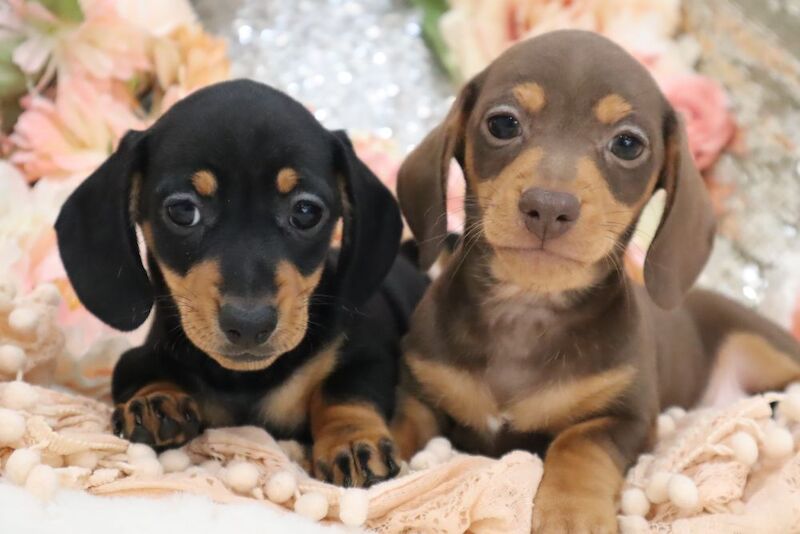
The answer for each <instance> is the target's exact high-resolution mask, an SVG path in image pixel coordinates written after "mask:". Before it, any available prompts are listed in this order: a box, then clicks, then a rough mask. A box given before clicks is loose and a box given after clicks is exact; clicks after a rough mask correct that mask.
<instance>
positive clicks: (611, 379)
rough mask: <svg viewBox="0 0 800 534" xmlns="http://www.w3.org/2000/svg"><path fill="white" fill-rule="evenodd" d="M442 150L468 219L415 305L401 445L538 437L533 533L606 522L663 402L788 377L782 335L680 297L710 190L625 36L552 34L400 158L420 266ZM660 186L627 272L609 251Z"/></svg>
mask: <svg viewBox="0 0 800 534" xmlns="http://www.w3.org/2000/svg"><path fill="white" fill-rule="evenodd" d="M453 157H455V158H456V160H457V161H458V163H459V164H460V165H461V168H462V169H463V171H464V175H465V179H466V183H467V194H466V202H465V211H466V230H465V232H464V235H463V238H462V240H461V243H460V245H459V247H458V248H457V249H456V251H455V252H454V254H453V257H452V259H451V260H450V261H449V262H448V264H447V267H446V268H445V270H444V271H443V272H442V274H441V275H440V276H439V277H438V278H437V279H436V280H435V281H434V282H433V284H432V285H431V286H430V288H429V289H428V291H427V292H426V294H425V296H424V297H423V299H422V301H421V302H420V304H419V306H418V307H417V309H416V311H415V312H414V315H413V316H412V320H411V327H410V332H409V334H408V336H407V337H406V341H405V346H404V367H405V369H404V371H403V372H404V374H405V376H404V381H405V385H404V388H405V391H406V397H407V398H406V399H405V400H404V406H403V411H404V413H403V414H401V416H400V419H401V420H402V419H404V422H403V423H402V425H400V428H403V429H404V431H405V435H403V436H401V435H398V440H400V439H401V438H402V440H403V441H402V444H403V447H404V448H406V449H408V450H410V449H412V448H413V447H414V446H417V445H418V443H419V442H420V441H424V440H425V439H426V438H427V437H429V436H430V435H432V434H433V433H435V432H444V433H445V434H447V435H448V436H449V437H450V438H451V439H452V441H453V443H454V445H455V446H457V447H459V448H461V449H464V450H466V451H471V452H478V453H484V454H490V455H500V454H503V453H505V452H507V451H509V450H510V449H515V448H522V449H528V450H531V451H534V452H538V453H540V454H545V451H546V456H545V463H544V477H543V479H542V483H541V487H540V488H539V491H538V494H537V497H536V500H535V503H534V507H533V519H534V530H535V531H536V532H559V533H563V532H613V531H616V529H617V526H616V519H615V499H616V497H617V493H618V490H619V489H620V486H621V483H622V480H623V473H624V471H625V469H626V468H627V467H628V466H629V465H630V464H631V463H632V462H633V461H634V459H635V458H636V457H637V455H638V454H639V453H641V452H643V451H644V450H646V449H647V448H648V447H649V446H650V445H651V444H652V443H653V439H654V435H655V420H656V417H657V414H658V413H659V411H660V410H661V409H662V408H665V407H668V406H671V405H678V406H684V407H690V406H694V405H695V404H696V403H698V402H700V401H701V400H703V399H704V397H705V398H706V399H707V400H711V399H712V398H713V397H714V396H715V395H717V394H721V393H725V391H724V387H723V386H724V385H725V384H730V383H734V382H735V383H736V384H737V385H738V386H739V387H740V388H742V390H744V391H746V392H748V393H751V392H759V391H763V390H767V389H771V388H780V387H783V386H785V385H786V384H787V383H789V382H790V381H791V380H793V379H797V378H798V377H800V348H798V344H797V343H796V342H795V341H794V340H793V339H792V338H791V337H790V336H789V335H788V334H787V333H786V332H783V331H782V330H781V329H780V328H779V327H777V326H776V325H774V324H772V323H770V322H768V321H766V320H765V319H762V318H761V317H759V316H757V315H756V314H754V313H752V312H751V311H749V310H747V309H745V308H743V307H741V306H739V305H738V304H736V303H734V302H732V301H730V300H727V299H725V298H723V297H722V296H719V295H716V294H713V293H709V292H704V291H691V292H689V289H690V287H691V286H692V284H693V283H694V281H695V279H696V278H697V276H698V273H699V272H700V270H701V269H702V267H703V265H704V264H705V262H706V260H707V258H708V256H709V252H710V250H711V245H712V240H713V237H714V219H713V216H712V212H711V208H710V203H709V198H708V196H707V194H706V191H705V189H704V186H703V182H702V179H701V177H700V175H699V173H698V171H697V169H696V168H695V165H694V164H693V162H692V158H691V155H690V153H689V150H688V146H687V142H686V134H685V132H684V128H683V126H682V124H681V122H680V120H679V118H678V116H677V115H676V113H675V111H674V110H673V109H672V108H671V107H670V105H669V104H668V102H667V101H666V100H665V98H664V96H663V95H662V94H661V92H660V91H659V89H658V86H657V85H656V83H655V82H654V81H653V79H652V78H651V77H650V75H649V74H648V73H647V71H646V70H645V69H644V68H643V67H642V66H641V65H640V64H639V63H637V61H636V60H635V59H634V58H633V57H631V56H630V55H628V54H627V53H626V52H625V51H623V50H622V49H621V48H620V47H618V46H616V45H615V44H613V43H611V42H610V41H608V40H606V39H605V38H602V37H600V36H597V35H595V34H591V33H586V32H579V31H561V32H554V33H550V34H547V35H544V36H541V37H537V38H534V39H532V40H529V41H526V42H524V43H521V44H518V45H516V46H514V47H513V48H511V49H509V50H508V51H507V52H506V53H504V54H503V55H502V56H501V57H500V58H499V59H497V60H496V61H495V62H494V63H493V64H491V65H490V66H489V67H488V68H487V69H486V70H484V71H483V72H481V73H480V74H478V75H477V76H476V77H475V78H474V79H473V80H471V81H470V82H469V83H468V84H466V86H465V87H464V88H463V90H462V91H461V93H460V94H459V96H458V98H457V99H456V101H455V103H454V104H453V107H452V109H451V110H450V112H449V114H448V115H447V117H446V118H445V120H444V122H443V123H442V124H441V125H440V126H438V127H437V128H436V129H434V130H433V131H432V132H431V133H430V134H429V135H428V136H427V137H426V138H425V139H424V140H423V141H422V143H421V144H420V145H419V146H418V147H417V148H416V149H415V150H414V151H413V152H412V153H411V154H410V155H409V157H408V159H407V160H406V161H405V162H404V164H403V166H402V168H401V170H400V176H399V198H400V204H401V208H402V210H403V212H404V214H405V216H406V217H407V220H408V222H409V224H410V226H411V229H412V231H413V232H414V234H415V236H416V238H417V240H418V242H419V247H420V251H419V253H420V261H421V264H422V265H423V266H424V267H427V266H428V265H430V264H431V262H432V261H433V260H434V259H435V258H436V257H437V253H438V247H439V242H440V241H441V238H442V237H443V236H444V235H445V233H446V219H445V191H446V190H447V188H446V180H447V171H448V166H449V163H450V160H451V158H453ZM658 189H664V190H665V191H666V208H665V211H664V213H663V216H662V217H663V218H662V220H661V222H660V225H659V227H658V230H657V233H656V235H655V238H654V240H653V242H652V245H651V247H650V249H649V251H648V253H647V256H646V262H645V265H644V278H645V285H644V287H641V286H639V285H637V284H635V283H634V282H632V281H631V280H629V279H627V278H626V277H625V275H624V273H623V270H622V268H621V265H622V260H623V254H624V250H625V247H626V245H627V244H628V242H629V240H630V238H631V235H632V233H633V231H634V228H635V226H636V223H637V220H638V218H639V215H640V213H641V211H642V208H643V207H644V206H645V204H646V203H647V202H648V200H649V199H650V198H651V196H652V195H653V193H654V192H655V191H656V190H658ZM687 292H688V293H687ZM713 369H717V370H719V371H720V372H722V373H723V375H718V376H722V377H723V378H725V377H726V378H727V380H717V379H716V378H714V379H712V370H713ZM726 373H727V376H725V374H726ZM709 386H711V387H709ZM421 423H425V425H427V426H423V425H422V424H421ZM415 425H416V426H415Z"/></svg>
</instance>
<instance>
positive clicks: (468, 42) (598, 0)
mask: <svg viewBox="0 0 800 534" xmlns="http://www.w3.org/2000/svg"><path fill="white" fill-rule="evenodd" d="M451 6H452V7H451V10H450V11H449V12H447V13H445V14H444V16H442V18H441V20H440V26H441V31H442V34H443V37H444V40H445V42H446V43H447V44H448V46H449V49H450V52H451V54H452V55H453V56H454V61H455V63H456V65H457V67H458V69H459V71H460V72H461V75H462V77H463V78H464V79H467V78H470V77H472V76H473V75H475V74H477V73H478V72H479V71H480V70H481V69H483V68H484V67H485V66H486V65H488V64H489V63H490V62H491V61H492V60H493V59H494V58H496V57H497V56H498V55H500V54H501V53H502V52H503V51H504V50H505V49H506V48H508V47H510V46H511V45H513V44H514V43H516V42H517V41H520V40H522V39H525V38H528V37H533V36H535V35H540V34H542V33H545V32H548V31H553V30H560V29H581V30H590V31H595V32H598V33H601V34H603V35H606V36H607V37H609V38H611V39H612V40H615V41H617V42H618V43H620V44H621V45H623V46H625V47H626V48H627V49H628V50H629V51H630V52H631V53H634V54H641V55H647V56H651V55H654V54H661V53H664V52H665V51H666V50H667V49H668V48H669V47H670V46H672V45H671V42H670V38H671V37H672V35H673V34H674V33H675V31H676V30H677V25H678V22H679V18H680V1H679V0H493V1H491V2H487V1H484V0H451Z"/></svg>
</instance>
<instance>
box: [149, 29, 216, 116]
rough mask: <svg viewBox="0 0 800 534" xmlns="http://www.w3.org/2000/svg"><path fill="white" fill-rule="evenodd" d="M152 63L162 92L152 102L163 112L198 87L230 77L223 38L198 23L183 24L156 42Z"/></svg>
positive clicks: (158, 112)
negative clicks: (212, 34) (213, 34)
mask: <svg viewBox="0 0 800 534" xmlns="http://www.w3.org/2000/svg"><path fill="white" fill-rule="evenodd" d="M152 54H153V64H154V67H155V76H156V82H157V84H158V87H159V94H157V96H156V98H155V100H157V102H156V103H155V105H154V106H153V108H154V110H155V111H156V114H160V113H164V112H165V111H166V110H167V109H169V108H170V107H171V106H172V105H173V104H174V103H175V102H177V101H178V100H180V99H181V98H184V97H185V96H187V95H188V94H190V93H191V92H193V91H196V90H197V89H200V88H202V87H205V86H207V85H211V84H213V83H216V82H220V81H223V80H226V79H228V77H229V75H230V60H229V59H228V56H227V46H226V44H225V41H224V40H223V39H220V38H217V37H213V36H211V35H209V34H207V33H205V32H204V31H203V29H202V28H201V27H200V26H199V25H196V24H193V25H183V26H179V27H178V28H176V29H175V30H174V31H172V32H171V33H170V34H169V35H166V36H163V37H159V38H157V39H156V40H155V42H154V43H153V49H152Z"/></svg>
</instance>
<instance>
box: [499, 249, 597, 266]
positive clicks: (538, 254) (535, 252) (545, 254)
mask: <svg viewBox="0 0 800 534" xmlns="http://www.w3.org/2000/svg"><path fill="white" fill-rule="evenodd" d="M492 247H493V248H494V249H495V250H496V251H498V252H502V253H511V254H524V255H527V256H530V257H531V258H547V259H553V260H563V261H567V262H571V263H575V264H577V265H585V264H586V262H583V261H581V260H577V259H575V258H571V257H569V256H567V255H565V254H561V253H559V252H554V251H553V250H550V249H547V248H542V247H525V246H512V245H492Z"/></svg>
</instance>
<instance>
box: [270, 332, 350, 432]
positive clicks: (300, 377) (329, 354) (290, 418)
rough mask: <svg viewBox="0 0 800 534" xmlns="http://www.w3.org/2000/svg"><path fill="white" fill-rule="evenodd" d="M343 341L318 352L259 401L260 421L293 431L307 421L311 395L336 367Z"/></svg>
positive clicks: (338, 341) (339, 340) (337, 341)
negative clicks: (337, 356) (261, 419)
mask: <svg viewBox="0 0 800 534" xmlns="http://www.w3.org/2000/svg"><path fill="white" fill-rule="evenodd" d="M341 344H342V339H338V340H336V342H334V343H333V344H331V346H329V347H327V348H325V349H323V350H321V351H320V352H319V353H317V354H316V355H315V356H314V357H313V358H311V359H310V360H309V361H308V362H306V363H305V364H303V366H302V367H300V368H298V369H297V370H296V371H295V372H294V373H293V374H292V375H291V376H290V377H289V379H288V380H287V381H286V383H285V384H283V385H281V387H280V388H278V389H276V390H275V391H272V392H270V393H269V394H268V395H267V396H266V397H264V399H263V400H262V401H261V406H260V408H259V409H260V411H261V417H262V418H263V419H264V420H265V421H269V422H270V423H271V424H273V425H275V426H278V427H281V428H285V429H287V430H292V429H296V428H298V427H299V426H300V425H301V424H303V423H304V422H305V420H306V416H307V414H308V412H309V405H310V402H311V395H312V393H313V392H314V391H316V390H317V389H318V388H319V385H320V384H321V383H322V382H323V380H325V379H326V378H327V377H328V375H330V373H331V371H332V370H333V369H334V367H335V366H336V354H337V353H338V351H339V347H340V346H341Z"/></svg>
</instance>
